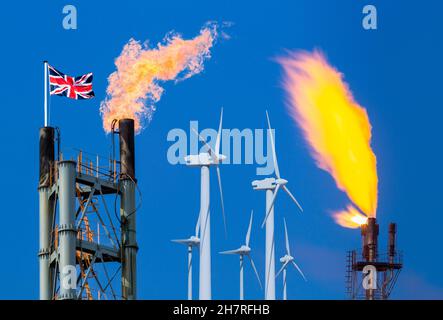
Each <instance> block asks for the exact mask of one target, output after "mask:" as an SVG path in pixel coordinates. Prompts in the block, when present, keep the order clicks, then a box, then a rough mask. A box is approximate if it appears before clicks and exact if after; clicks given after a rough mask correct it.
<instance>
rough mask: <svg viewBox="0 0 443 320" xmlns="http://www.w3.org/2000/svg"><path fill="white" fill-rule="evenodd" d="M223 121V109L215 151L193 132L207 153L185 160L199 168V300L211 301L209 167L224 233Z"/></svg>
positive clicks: (188, 157)
mask: <svg viewBox="0 0 443 320" xmlns="http://www.w3.org/2000/svg"><path fill="white" fill-rule="evenodd" d="M222 121H223V108H222V110H221V115H220V124H219V128H218V133H217V139H216V142H215V150H214V149H212V147H211V146H210V145H209V144H208V143H206V141H205V140H204V139H203V138H202V137H201V136H200V134H199V133H198V132H197V131H195V130H194V132H195V133H196V134H197V135H198V136H199V138H200V140H201V142H203V143H204V144H205V145H206V146H207V147H208V150H209V151H208V153H206V152H202V153H199V154H198V155H189V156H187V157H186V158H185V161H186V164H187V165H188V166H191V167H200V170H201V186H200V236H201V239H200V240H201V241H200V281H199V298H200V300H211V298H212V287H211V213H210V210H209V199H210V197H209V194H210V193H209V191H210V190H209V185H210V183H209V167H210V166H215V168H216V171H217V178H218V186H219V190H220V201H221V207H222V214H223V223H224V227H225V233H226V218H225V208H224V202H223V190H222V184H221V176H220V168H219V164H220V163H221V162H222V161H223V160H224V159H225V158H226V157H225V156H224V155H222V154H220V139H221V131H222Z"/></svg>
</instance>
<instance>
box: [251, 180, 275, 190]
mask: <svg viewBox="0 0 443 320" xmlns="http://www.w3.org/2000/svg"><path fill="white" fill-rule="evenodd" d="M276 187H277V179H275V178H265V179H262V180H254V181H252V188H254V190H274V189H275V188H276Z"/></svg>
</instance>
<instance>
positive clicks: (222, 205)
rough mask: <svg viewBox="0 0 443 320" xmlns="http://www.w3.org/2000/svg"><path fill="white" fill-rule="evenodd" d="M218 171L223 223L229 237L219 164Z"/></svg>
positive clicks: (226, 235)
mask: <svg viewBox="0 0 443 320" xmlns="http://www.w3.org/2000/svg"><path fill="white" fill-rule="evenodd" d="M216 171H217V178H218V188H219V190H220V203H221V207H222V214H223V224H224V227H225V237H226V238H227V237H228V229H227V228H226V215H225V203H224V201H223V188H222V183H221V175H220V167H219V166H218V165H217V166H216Z"/></svg>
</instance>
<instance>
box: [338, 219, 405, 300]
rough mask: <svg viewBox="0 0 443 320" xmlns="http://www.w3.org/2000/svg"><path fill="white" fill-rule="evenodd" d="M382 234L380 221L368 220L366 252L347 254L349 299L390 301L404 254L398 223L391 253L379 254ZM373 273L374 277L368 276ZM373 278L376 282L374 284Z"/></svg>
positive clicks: (364, 239)
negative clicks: (397, 244)
mask: <svg viewBox="0 0 443 320" xmlns="http://www.w3.org/2000/svg"><path fill="white" fill-rule="evenodd" d="M378 233H379V225H378V224H377V221H376V219H375V218H368V221H367V223H366V224H363V225H362V226H361V235H362V242H363V243H362V245H363V248H362V250H361V251H360V250H352V251H349V252H348V254H347V261H346V263H347V265H346V291H347V295H348V298H349V299H352V300H357V299H366V300H387V299H388V298H389V296H390V294H391V292H392V290H393V288H394V285H395V283H396V281H397V278H398V275H399V274H400V271H401V269H402V268H403V262H402V252H400V251H398V250H397V246H396V233H397V226H396V224H395V223H390V224H389V234H388V235H389V237H388V248H387V253H382V254H380V253H379V251H378ZM370 273H372V277H367V276H369V275H370ZM365 277H367V278H366V280H365ZM371 278H372V279H373V283H370V282H371V281H370V280H369V279H371ZM368 281H369V283H368ZM368 284H373V286H371V285H370V286H368ZM365 286H366V288H365Z"/></svg>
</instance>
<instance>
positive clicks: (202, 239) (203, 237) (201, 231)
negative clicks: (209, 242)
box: [200, 207, 211, 247]
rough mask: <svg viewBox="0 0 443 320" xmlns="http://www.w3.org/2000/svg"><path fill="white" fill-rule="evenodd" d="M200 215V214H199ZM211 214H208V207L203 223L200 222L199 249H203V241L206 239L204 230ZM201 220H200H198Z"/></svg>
mask: <svg viewBox="0 0 443 320" xmlns="http://www.w3.org/2000/svg"><path fill="white" fill-rule="evenodd" d="M200 214H201V213H200ZM210 214H211V213H210V211H209V207H208V210H207V215H206V221H203V223H202V221H200V236H201V239H200V246H201V247H203V241H205V238H206V230H205V229H206V228H207V227H208V218H209V215H210ZM200 220H201V219H200Z"/></svg>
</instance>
